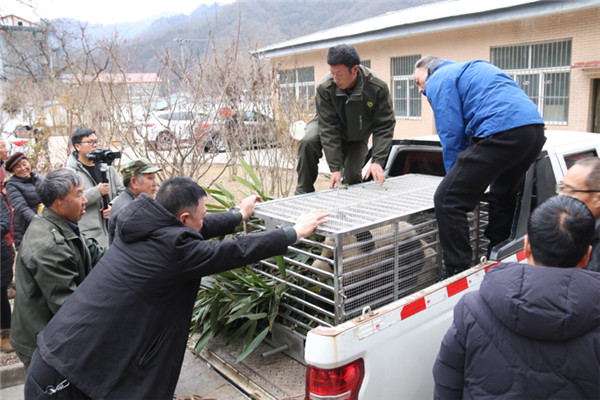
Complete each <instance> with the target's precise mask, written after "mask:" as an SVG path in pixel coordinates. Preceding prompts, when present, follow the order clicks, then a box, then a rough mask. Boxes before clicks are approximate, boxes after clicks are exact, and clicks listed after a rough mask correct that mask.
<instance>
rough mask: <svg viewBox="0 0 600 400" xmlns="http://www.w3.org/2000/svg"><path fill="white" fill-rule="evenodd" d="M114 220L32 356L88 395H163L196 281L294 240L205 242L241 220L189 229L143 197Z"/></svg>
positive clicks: (275, 234) (233, 215)
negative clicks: (110, 235) (111, 234)
mask: <svg viewBox="0 0 600 400" xmlns="http://www.w3.org/2000/svg"><path fill="white" fill-rule="evenodd" d="M117 221H118V223H117V236H116V237H115V240H114V241H113V244H112V246H111V247H110V248H109V249H108V250H107V252H106V253H105V255H104V257H103V258H102V260H100V262H99V263H98V264H97V265H96V266H95V267H94V269H93V270H92V272H91V274H90V275H89V276H88V277H87V278H86V279H85V281H83V284H82V285H81V286H80V287H79V288H78V289H77V290H76V291H75V293H74V294H73V295H72V296H71V297H70V298H69V300H67V302H66V303H65V304H64V306H63V307H62V308H61V309H60V311H59V312H58V313H57V314H56V315H55V316H54V318H53V319H52V321H51V322H50V323H49V324H48V326H47V327H46V329H44V331H42V333H40V334H39V335H38V348H39V354H40V356H41V357H42V359H43V360H44V361H45V362H46V363H47V364H48V365H50V366H51V367H52V368H54V369H55V370H56V371H58V372H59V373H60V374H62V375H63V376H64V377H65V378H66V379H67V380H68V381H69V382H71V383H72V384H73V385H75V386H76V387H77V388H79V389H80V390H81V391H83V392H84V393H86V394H87V395H88V396H90V397H92V398H99V399H100V398H102V399H110V398H114V399H172V398H173V392H174V391H175V385H176V384H177V379H178V377H179V373H180V370H181V364H182V362H183V356H184V352H185V346H186V342H187V338H188V333H189V329H190V321H191V316H192V310H193V306H194V302H195V299H196V295H197V293H198V289H199V284H200V279H201V278H202V277H203V276H206V275H210V274H214V273H217V272H222V271H225V270H228V269H231V268H236V267H239V266H242V265H247V264H249V263H252V262H256V261H258V260H260V259H262V258H266V257H270V256H273V255H276V254H283V253H285V251H286V250H287V246H288V244H291V243H292V242H294V241H295V240H296V234H295V231H294V230H293V228H291V227H286V228H284V229H274V230H270V231H266V232H261V233H253V234H250V235H244V236H241V237H237V238H235V239H224V240H222V241H206V240H204V239H208V238H211V237H216V236H221V235H224V234H227V233H231V232H233V230H234V228H235V227H236V226H237V225H238V224H239V223H240V222H241V214H240V213H237V212H225V213H217V214H209V215H207V216H206V218H205V219H204V225H203V227H202V229H201V231H200V232H198V231H195V230H194V229H192V228H189V227H186V226H184V225H183V224H182V223H181V222H180V221H179V220H178V219H177V218H175V217H174V216H173V215H172V214H171V213H169V212H168V211H167V210H166V209H165V208H164V207H162V206H161V205H160V204H159V203H157V202H156V201H154V200H153V199H152V198H150V197H149V196H148V195H146V194H144V193H143V194H141V195H140V196H138V197H137V198H136V199H135V200H134V201H133V202H131V203H130V204H129V205H128V206H127V208H126V209H125V210H123V212H122V213H121V214H120V215H119V217H118V218H117ZM292 236H293V237H292Z"/></svg>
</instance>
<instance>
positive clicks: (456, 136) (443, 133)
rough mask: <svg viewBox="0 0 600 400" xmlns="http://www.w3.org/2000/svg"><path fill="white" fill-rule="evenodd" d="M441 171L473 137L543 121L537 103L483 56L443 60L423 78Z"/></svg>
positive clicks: (450, 164) (449, 166) (450, 166)
mask: <svg viewBox="0 0 600 400" xmlns="http://www.w3.org/2000/svg"><path fill="white" fill-rule="evenodd" d="M423 94H424V95H425V96H427V100H428V101H429V104H431V107H432V108H433V112H434V114H435V124H436V127H437V133H438V135H439V137H440V141H441V143H442V147H443V153H444V166H445V167H446V171H450V168H452V166H453V165H454V163H455V162H456V157H457V155H458V153H460V152H461V151H463V150H464V149H466V148H467V146H468V145H469V142H470V140H471V138H472V137H473V136H476V137H487V136H490V135H493V134H495V133H498V132H503V131H507V130H509V129H513V128H518V127H520V126H525V125H532V124H543V123H544V120H543V119H542V117H541V116H540V113H539V112H538V110H537V106H536V105H535V104H534V103H533V102H532V101H531V99H529V97H528V96H527V94H525V92H524V91H523V90H522V89H521V88H520V87H519V85H518V84H517V83H516V82H515V81H514V80H513V79H512V78H511V77H510V76H508V75H507V74H505V73H504V72H503V71H502V70H501V69H500V68H498V67H496V66H494V65H492V64H490V63H488V62H487V61H483V60H475V61H469V62H463V63H457V62H454V61H444V63H443V64H442V65H440V66H439V67H438V68H437V69H436V70H435V71H434V73H433V74H432V75H431V76H429V77H428V78H427V81H426V83H425V91H424V92H423Z"/></svg>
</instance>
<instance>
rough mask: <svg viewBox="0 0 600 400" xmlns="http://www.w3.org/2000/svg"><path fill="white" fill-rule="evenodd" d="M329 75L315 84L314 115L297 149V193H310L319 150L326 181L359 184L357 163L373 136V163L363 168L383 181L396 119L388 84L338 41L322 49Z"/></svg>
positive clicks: (359, 161)
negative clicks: (326, 170) (327, 176)
mask: <svg viewBox="0 0 600 400" xmlns="http://www.w3.org/2000/svg"><path fill="white" fill-rule="evenodd" d="M327 64H329V71H330V73H328V74H327V75H326V76H325V77H324V78H323V79H322V80H321V82H320V83H319V85H318V86H317V93H316V106H317V115H316V116H315V118H314V119H313V120H312V121H310V122H309V123H308V124H307V125H306V128H305V136H304V138H303V139H302V141H301V142H300V146H299V148H298V167H297V172H298V186H297V187H296V194H301V193H309V192H314V190H315V188H314V186H313V185H314V182H315V180H316V179H317V175H318V164H319V159H320V158H321V156H322V151H324V152H325V158H326V160H327V164H328V165H329V169H330V170H331V173H332V175H331V179H330V181H329V187H330V188H334V187H335V186H339V185H340V184H341V178H342V175H343V176H344V183H346V184H350V185H352V184H355V183H360V182H362V167H363V164H364V161H365V157H366V155H367V152H368V141H369V136H370V135H371V134H373V162H372V164H371V166H370V167H369V170H368V171H367V174H366V178H369V177H370V176H372V177H373V179H374V180H375V181H376V182H378V183H379V184H383V182H384V181H385V177H384V174H383V167H384V166H385V162H386V159H387V156H388V154H389V152H390V147H391V144H392V138H393V136H394V127H395V125H396V118H395V117H394V110H393V106H392V98H391V96H390V92H389V90H388V87H387V84H386V83H385V82H384V81H383V80H382V79H381V78H380V77H378V76H377V75H375V73H374V72H373V71H371V70H370V69H368V68H366V67H364V66H361V65H359V64H360V57H359V55H358V52H357V51H356V49H355V48H354V47H352V46H348V45H339V46H335V47H332V48H330V49H329V52H328V53H327Z"/></svg>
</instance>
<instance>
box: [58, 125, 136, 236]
mask: <svg viewBox="0 0 600 400" xmlns="http://www.w3.org/2000/svg"><path fill="white" fill-rule="evenodd" d="M71 143H72V144H73V147H74V148H75V151H73V153H72V154H71V156H70V157H69V159H68V160H67V167H68V168H72V169H74V170H75V171H76V172H77V174H78V175H79V176H80V177H81V179H82V180H83V189H84V193H83V194H84V196H85V198H86V200H87V206H86V209H85V214H84V215H83V217H82V218H81V221H80V222H79V229H80V230H81V233H83V234H85V236H86V237H87V238H93V239H96V241H97V242H98V244H99V245H100V246H104V247H108V218H109V216H110V202H111V201H112V200H113V199H114V198H115V197H117V196H118V195H119V194H120V193H121V192H123V191H124V190H125V187H124V186H123V181H122V180H121V177H120V176H119V174H118V172H117V171H116V170H115V168H113V167H112V165H111V163H112V162H113V161H114V159H116V158H120V157H121V154H120V153H117V152H112V151H110V150H109V149H99V148H98V143H99V142H98V137H97V136H96V131H94V130H93V129H90V128H79V129H76V130H75V131H74V132H73V134H72V135H71Z"/></svg>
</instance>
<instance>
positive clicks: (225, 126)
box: [205, 108, 277, 152]
mask: <svg viewBox="0 0 600 400" xmlns="http://www.w3.org/2000/svg"><path fill="white" fill-rule="evenodd" d="M240 116H241V117H240ZM274 124H275V121H274V120H273V118H272V117H271V116H270V115H268V113H267V112H264V113H263V112H259V111H256V110H247V111H240V112H237V111H232V110H231V109H229V108H222V109H221V110H219V120H218V122H217V123H216V124H215V125H217V126H218V129H215V130H214V131H213V135H212V137H211V139H210V141H209V142H207V144H206V146H205V147H206V149H207V150H217V151H221V152H222V151H226V150H227V149H233V148H236V147H237V148H241V149H244V150H250V149H259V148H268V147H273V146H275V145H276V144H277V140H276V137H275V135H274V132H275V130H274V129H273V128H274Z"/></svg>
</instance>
